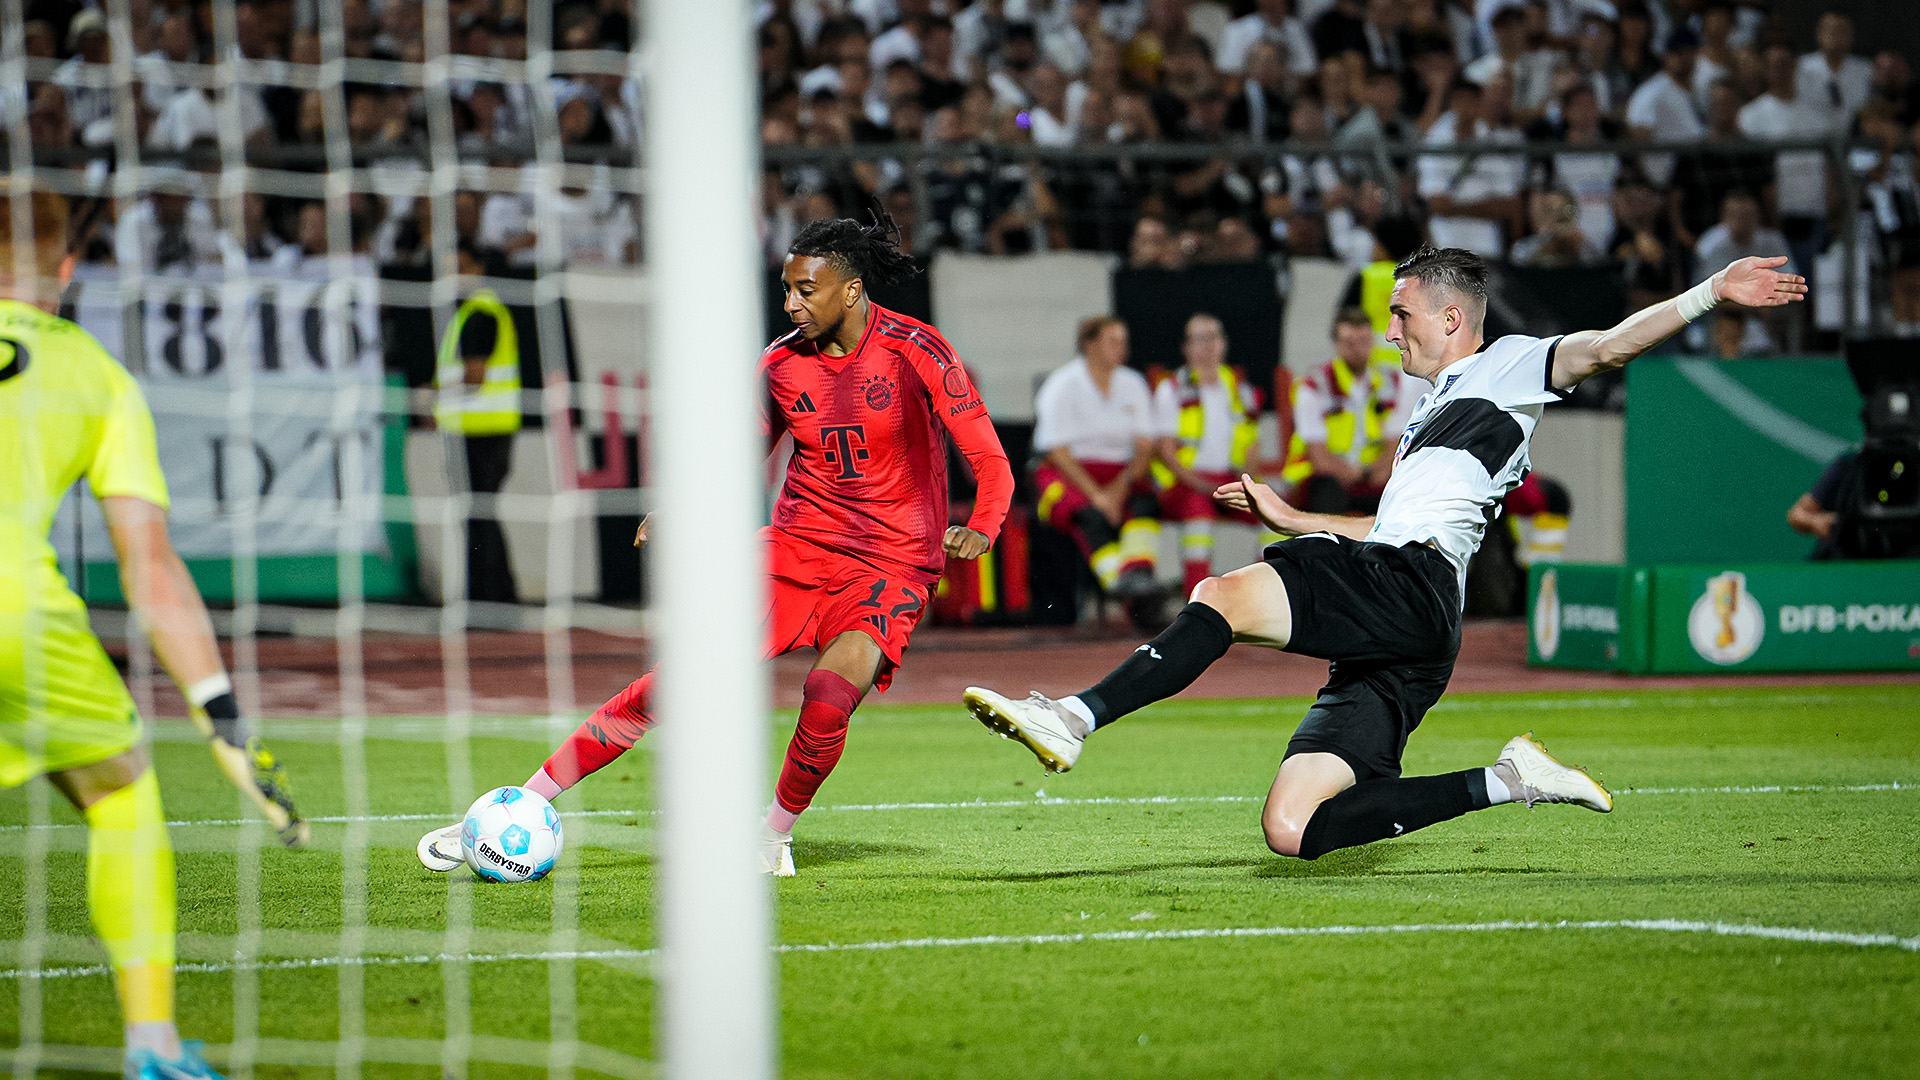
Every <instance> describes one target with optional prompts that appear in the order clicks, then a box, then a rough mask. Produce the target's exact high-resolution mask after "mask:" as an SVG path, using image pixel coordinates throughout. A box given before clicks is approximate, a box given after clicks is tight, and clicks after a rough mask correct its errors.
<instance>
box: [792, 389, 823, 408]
mask: <svg viewBox="0 0 1920 1080" xmlns="http://www.w3.org/2000/svg"><path fill="white" fill-rule="evenodd" d="M793 411H794V412H797V413H800V412H816V411H818V410H816V409H815V408H814V407H813V399H812V398H810V397H808V396H807V392H806V391H805V390H802V391H800V396H799V397H797V398H795V399H794V400H793Z"/></svg>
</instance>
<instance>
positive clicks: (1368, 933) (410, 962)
mask: <svg viewBox="0 0 1920 1080" xmlns="http://www.w3.org/2000/svg"><path fill="white" fill-rule="evenodd" d="M1513 930H1642V931H1652V932H1657V933H1669V934H1712V935H1714V936H1717V937H1739V938H1760V939H1764V940H1767V941H1792V942H1797V943H1801V944H1808V945H1850V946H1853V947H1854V948H1860V949H1873V948H1893V949H1899V950H1901V951H1904V952H1920V936H1915V937H1900V936H1899V935H1897V934H1862V933H1855V932H1852V931H1846V930H1814V929H1809V928H1807V927H1799V926H1756V925H1754V924H1752V923H1725V922H1706V921H1700V920H1694V919H1591V920H1586V921H1581V922H1573V921H1567V920H1560V921H1557V922H1547V921H1540V920H1532V919H1506V920H1501V921H1499V922H1472V923H1399V924H1389V925H1373V926H1368V925H1354V926H1223V927H1199V928H1194V929H1189V930H1108V931H1099V932H1094V933H1086V934H981V935H978V936H974V937H927V938H902V939H898V940H894V941H858V942H834V941H823V942H812V943H803V944H791V945H776V946H774V947H773V951H774V952H776V953H781V954H803V953H806V954H811V953H845V952H889V951H892V950H895V949H964V948H988V947H992V946H999V945H1082V944H1086V943H1089V942H1135V941H1203V940H1209V939H1218V938H1308V937H1373V936H1379V935H1399V934H1483V933H1497V932H1503V931H1513ZM654 955H655V950H653V949H581V950H572V951H551V952H518V953H417V954H413V955H408V956H315V957H304V958H298V959H287V960H253V961H246V962H237V961H236V962H226V961H214V962H203V963H185V964H176V965H175V966H174V970H175V971H177V972H181V973H184V974H215V975H217V974H225V973H228V972H232V971H295V970H304V969H311V968H342V967H405V966H424V965H428V964H444V963H450V962H451V963H467V964H497V963H508V962H513V961H525V962H546V961H552V960H648V959H651V958H652V957H653V956H654ZM111 971H112V969H111V968H109V967H108V966H107V965H105V964H92V965H88V966H84V967H60V968H41V969H39V970H38V971H24V972H23V971H20V970H19V969H17V968H3V969H0V979H16V980H17V979H22V978H28V979H34V978H37V979H43V980H46V979H80V978H94V977H99V976H104V975H107V974H109V973H110V972H111Z"/></svg>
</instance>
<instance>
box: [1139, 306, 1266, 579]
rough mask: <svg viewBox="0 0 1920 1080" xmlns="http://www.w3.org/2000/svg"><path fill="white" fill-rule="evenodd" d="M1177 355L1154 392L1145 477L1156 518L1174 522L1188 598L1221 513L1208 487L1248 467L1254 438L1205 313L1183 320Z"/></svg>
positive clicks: (1248, 402)
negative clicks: (1149, 469) (1152, 489)
mask: <svg viewBox="0 0 1920 1080" xmlns="http://www.w3.org/2000/svg"><path fill="white" fill-rule="evenodd" d="M1180 354H1181V356H1182V357H1183V358H1184V359H1185V360H1186V363H1185V364H1182V365H1181V367H1180V369H1179V370H1178V371H1175V372H1174V373H1173V374H1172V375H1171V376H1169V377H1168V378H1166V379H1164V380H1162V381H1161V383H1160V386H1159V387H1158V388H1157V389H1156V390H1155V391H1154V398H1153V414H1154V427H1155V429H1156V431H1157V433H1158V435H1159V440H1158V445H1157V448H1156V449H1157V450H1158V454H1157V457H1158V460H1157V461H1155V462H1154V463H1153V476H1154V479H1155V481H1157V483H1158V485H1159V488H1160V514H1161V517H1162V518H1163V519H1164V520H1166V521H1171V522H1178V523H1179V524H1180V559H1181V562H1182V563H1183V564H1184V565H1185V567H1186V587H1187V592H1188V593H1191V592H1192V591H1193V588H1194V586H1196V585H1198V584H1200V582H1201V581H1203V580H1205V579H1206V578H1207V576H1208V575H1209V574H1211V573H1212V567H1213V523H1214V521H1216V520H1217V519H1219V518H1220V517H1222V516H1223V515H1226V514H1227V512H1226V511H1225V510H1223V509H1222V508H1221V507H1220V505H1219V504H1218V503H1216V502H1214V500H1213V492H1214V489H1215V488H1218V487H1219V486H1221V485H1222V484H1228V483H1232V482H1233V481H1235V480H1237V479H1238V478H1239V476H1240V473H1241V472H1242V471H1244V470H1245V469H1246V468H1247V467H1248V462H1249V459H1250V452H1251V451H1252V450H1253V448H1254V445H1255V444H1256V443H1257V442H1258V441H1259V437H1260V435H1259V428H1258V426H1257V423H1258V421H1257V417H1258V416H1259V412H1260V400H1259V397H1258V396H1257V395H1256V394H1255V393H1254V390H1253V387H1252V386H1251V385H1249V384H1248V382H1247V380H1246V377H1245V376H1244V375H1242V374H1241V373H1240V372H1238V371H1236V370H1235V369H1233V368H1232V367H1229V366H1228V365H1227V335H1226V333H1225V332H1224V331H1223V330H1222V329H1221V327H1220V320H1219V319H1216V318H1214V317H1213V316H1212V315H1208V314H1205V313H1201V314H1198V315H1195V316H1193V317H1192V318H1190V319H1188V320H1187V331H1186V336H1185V337H1184V338H1183V339H1182V340H1181V343H1180ZM1233 516H1234V519H1235V520H1239V521H1245V522H1248V523H1251V522H1252V519H1251V518H1248V517H1244V516H1240V515H1233Z"/></svg>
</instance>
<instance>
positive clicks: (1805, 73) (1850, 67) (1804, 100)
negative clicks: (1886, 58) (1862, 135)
mask: <svg viewBox="0 0 1920 1080" xmlns="http://www.w3.org/2000/svg"><path fill="white" fill-rule="evenodd" d="M1814 39H1815V40H1816V41H1817V42H1818V43H1819V45H1820V47H1819V49H1817V50H1815V51H1814V52H1810V53H1808V54H1807V55H1805V56H1803V57H1801V58H1800V69H1799V73H1798V77H1797V79H1796V80H1795V82H1796V85H1797V88H1798V89H1799V92H1800V103H1801V104H1802V105H1804V106H1806V107H1807V108H1808V109H1809V110H1810V111H1812V112H1813V113H1814V114H1815V115H1818V116H1820V117H1822V118H1823V119H1824V120H1825V124H1824V127H1825V129H1826V130H1827V131H1831V132H1833V133H1835V134H1845V133H1847V132H1848V131H1849V130H1851V129H1852V127H1853V118H1854V117H1855V116H1857V115H1859V113H1860V109H1861V106H1864V105H1865V104H1866V103H1867V98H1868V96H1869V95H1871V94H1872V92H1873V61H1871V60H1868V59H1867V58H1866V57H1864V56H1853V55H1851V54H1852V52H1853V17H1852V16H1850V15H1846V14H1844V13H1842V12H1838V11H1828V12H1826V13H1824V14H1822V15H1821V16H1820V21H1819V22H1818V23H1815V24H1814Z"/></svg>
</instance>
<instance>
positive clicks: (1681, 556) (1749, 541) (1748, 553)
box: [1626, 356, 1920, 600]
mask: <svg viewBox="0 0 1920 1080" xmlns="http://www.w3.org/2000/svg"><path fill="white" fill-rule="evenodd" d="M1627 400H1628V405H1627V438H1626V479H1627V559H1626V561H1627V563H1628V564H1629V565H1637V566H1657V565H1660V564H1663V563H1697V562H1700V561H1702V560H1706V559H1723V560H1726V561H1727V562H1730V563H1732V562H1742V563H1747V562H1791V561H1794V560H1797V559H1804V558H1806V557H1807V555H1808V554H1809V553H1811V552H1812V550H1813V541H1812V540H1811V539H1809V538H1807V537H1804V536H1801V535H1799V534H1798V533H1795V532H1794V531H1793V530H1792V529H1789V528H1788V527H1787V507H1789V506H1792V505H1793V502H1794V500H1795V499H1798V498H1799V497H1800V496H1801V495H1802V494H1804V493H1806V491H1807V490H1808V489H1809V488H1811V487H1812V486H1813V482H1814V480H1816V479H1818V478H1819V476H1820V472H1821V470H1823V469H1825V468H1826V466H1827V463H1828V462H1829V461H1832V460H1833V458H1834V456H1835V455H1837V454H1838V453H1840V451H1842V450H1844V449H1846V448H1848V447H1849V446H1851V445H1853V444H1855V443H1857V442H1858V441H1859V440H1860V394H1859V392H1858V391H1857V390H1855V389H1854V385H1853V380H1852V378H1851V376H1849V375H1848V374H1847V365H1846V362H1845V361H1843V360H1839V359H1787V358H1776V359H1766V360H1704V359H1688V358H1680V359H1675V358H1672V357H1659V356H1649V357H1645V358H1642V359H1640V360H1637V361H1635V362H1634V363H1632V364H1629V365H1628V366H1627ZM1915 599H1916V600H1920V597H1916V598H1915Z"/></svg>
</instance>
